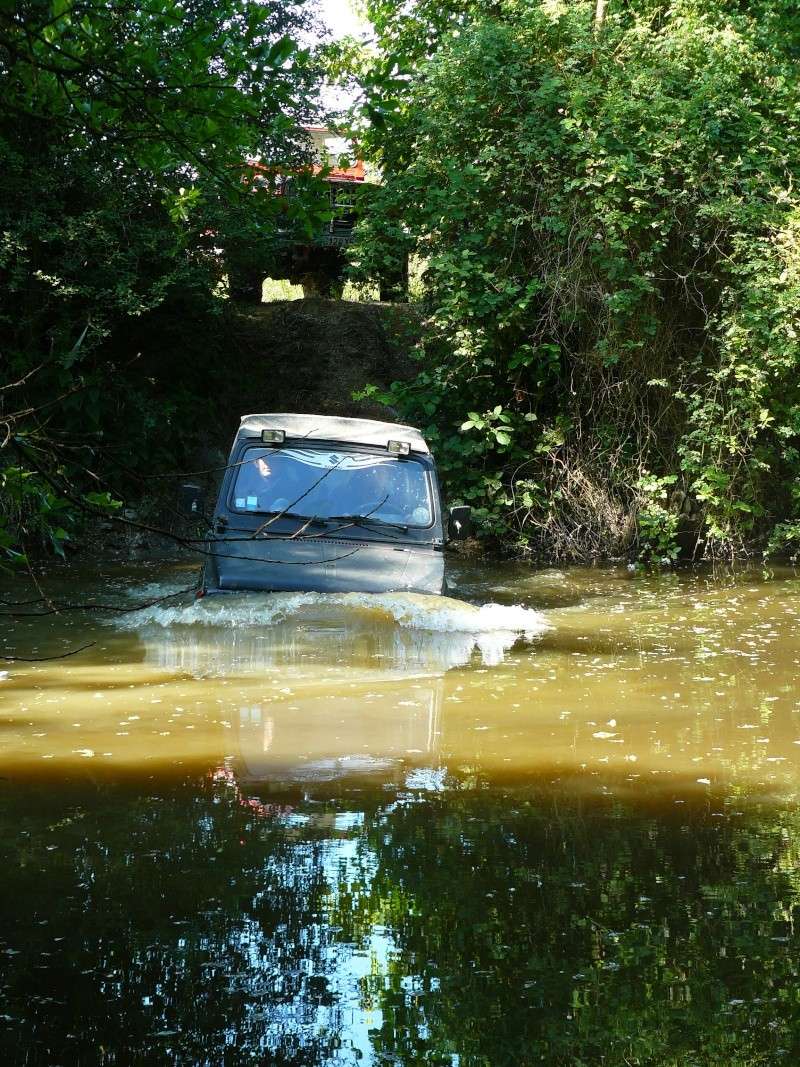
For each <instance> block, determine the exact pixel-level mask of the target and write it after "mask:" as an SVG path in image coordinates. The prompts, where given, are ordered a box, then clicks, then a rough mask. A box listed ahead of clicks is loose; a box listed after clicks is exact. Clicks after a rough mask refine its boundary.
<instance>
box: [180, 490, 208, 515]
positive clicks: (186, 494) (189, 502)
mask: <svg viewBox="0 0 800 1067" xmlns="http://www.w3.org/2000/svg"><path fill="white" fill-rule="evenodd" d="M205 498H206V494H205V492H204V490H203V489H202V488H201V487H200V486H199V485H182V486H181V487H180V488H179V489H178V511H179V512H180V514H181V515H183V516H184V517H185V518H187V519H193V518H196V517H197V516H200V515H202V514H203V506H204V504H205Z"/></svg>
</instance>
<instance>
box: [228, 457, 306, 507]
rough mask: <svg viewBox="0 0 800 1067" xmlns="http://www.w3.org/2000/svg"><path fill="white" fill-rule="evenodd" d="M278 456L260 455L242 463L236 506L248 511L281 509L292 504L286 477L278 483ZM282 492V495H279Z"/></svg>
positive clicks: (237, 486)
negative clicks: (276, 469)
mask: <svg viewBox="0 0 800 1067" xmlns="http://www.w3.org/2000/svg"><path fill="white" fill-rule="evenodd" d="M279 458H280V457H278V456H259V457H258V459H254V460H250V461H249V462H247V463H244V464H242V467H241V470H240V472H239V476H238V478H237V480H236V507H237V508H243V509H244V510H246V511H281V510H283V508H288V507H289V505H290V504H291V502H292V501H291V497H288V496H287V495H286V492H287V490H288V489H289V488H290V487H289V486H287V484H286V478H285V477H284V478H281V479H280V486H278V485H276V484H275V482H276V479H275V468H276V467H277V466H278V464H277V460H278V459H279ZM278 493H280V495H277V494H278Z"/></svg>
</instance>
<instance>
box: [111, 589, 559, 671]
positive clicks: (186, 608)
mask: <svg viewBox="0 0 800 1067" xmlns="http://www.w3.org/2000/svg"><path fill="white" fill-rule="evenodd" d="M110 622H111V623H112V624H113V625H115V626H117V627H118V628H121V629H125V630H134V631H136V632H137V633H138V634H139V636H140V637H141V638H142V640H143V641H144V643H145V646H146V649H147V657H148V659H149V660H150V661H152V662H157V663H158V664H159V666H162V667H167V668H168V669H178V670H188V671H190V672H191V673H192V674H195V675H196V676H208V675H214V674H228V673H242V672H244V673H252V672H254V671H263V670H264V669H266V668H268V667H270V666H278V665H284V666H285V665H289V664H293V663H300V662H309V661H313V660H315V659H316V660H321V661H323V662H326V663H338V664H341V663H342V662H343V661H346V660H347V659H348V658H349V656H350V655H352V654H353V653H354V652H355V651H356V649H357V648H358V647H360V645H362V644H363V643H364V635H365V634H366V635H369V640H370V642H371V656H372V658H373V659H374V660H375V661H376V663H375V666H376V668H377V667H378V666H380V668H381V669H383V670H389V671H391V670H393V669H394V670H397V669H400V670H416V671H419V670H421V671H423V672H429V671H434V672H437V671H446V670H449V669H450V668H451V667H455V666H460V665H462V664H464V663H467V662H468V661H469V659H470V657H471V656H472V653H473V651H475V650H476V649H477V651H478V652H479V653H480V656H481V659H482V661H483V663H484V664H485V665H486V666H495V665H497V664H499V663H501V662H502V661H503V658H504V656H505V654H506V652H507V651H508V650H509V649H510V648H512V647H513V645H515V644H516V643H517V642H518V641H519V640H520V638H525V639H528V640H531V639H533V638H534V637H537V636H538V635H539V634H541V633H543V632H544V631H545V630H547V629H549V628H550V626H549V624H548V623H547V621H546V620H545V619H544V617H543V616H542V615H541V614H540V613H539V612H537V611H533V610H531V609H529V608H523V607H520V606H510V607H509V606H505V605H501V604H484V605H482V606H475V605H473V604H467V603H465V602H463V601H459V600H453V599H451V598H450V597H438V596H428V595H425V594H418V593H378V594H371V593H341V594H339V593H247V594H241V593H231V594H226V595H223V596H218V597H208V598H205V599H202V600H197V601H192V602H191V603H178V604H175V603H172V604H155V605H151V606H149V607H145V608H143V609H142V610H141V611H138V612H135V613H133V614H131V615H126V616H123V617H122V618H115V619H113V620H110ZM362 651H363V650H362ZM356 654H357V653H356Z"/></svg>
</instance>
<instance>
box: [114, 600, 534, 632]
mask: <svg viewBox="0 0 800 1067" xmlns="http://www.w3.org/2000/svg"><path fill="white" fill-rule="evenodd" d="M320 612H322V613H323V614H324V615H325V616H326V617H329V618H330V617H331V616H332V615H333V614H337V613H342V612H344V613H345V614H347V613H348V612H354V613H355V614H356V615H358V614H371V615H376V616H378V617H383V618H384V619H385V620H386V621H389V620H393V621H394V622H395V623H396V624H397V625H398V626H401V627H403V628H405V629H411V630H429V631H434V632H440V633H465V634H475V635H479V634H493V633H496V634H500V633H504V634H525V635H527V636H536V635H538V634H541V633H543V632H544V631H545V630H548V629H550V624H549V623H548V622H547V621H546V619H545V618H544V616H543V615H542V614H541V613H540V612H538V611H534V610H533V609H531V608H524V607H521V606H520V605H505V604H482V605H480V606H476V605H473V604H467V603H466V602H464V601H461V600H454V599H452V598H450V597H445V596H429V595H426V594H422V593H263V594H259V593H248V594H235V593H232V594H223V595H220V596H213V597H205V598H203V599H201V600H195V601H193V602H192V603H190V604H173V605H165V604H154V605H152V606H151V607H145V608H142V610H141V611H137V612H134V613H132V614H129V615H125V616H122V617H121V618H114V619H112V620H110V621H112V622H113V624H114V625H116V626H118V627H120V628H122V629H126V630H140V629H142V628H144V627H149V626H154V625H155V626H162V627H173V626H221V627H225V628H229V627H233V628H248V627H253V626H259V627H263V626H269V625H270V624H272V623H277V622H283V621H285V620H286V619H288V618H291V617H293V616H300V617H302V616H303V615H306V616H310V617H314V616H317V615H318V614H319V613H320Z"/></svg>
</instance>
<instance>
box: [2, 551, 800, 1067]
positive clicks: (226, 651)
mask: <svg viewBox="0 0 800 1067" xmlns="http://www.w3.org/2000/svg"><path fill="white" fill-rule="evenodd" d="M450 579H451V583H452V585H453V590H452V596H451V597H450V598H433V597H423V596H413V595H404V594H391V595H388V594H387V595H386V596H377V597H374V596H373V597H371V596H361V595H352V594H351V595H346V596H320V595H315V594H271V595H231V596H224V597H216V598H207V599H206V600H203V601H199V602H195V601H194V600H193V599H192V598H191V595H190V594H178V595H176V596H175V597H174V599H170V600H165V601H159V602H157V603H149V602H150V601H153V600H156V599H157V598H160V597H163V596H165V595H166V594H168V593H171V592H173V591H175V590H179V589H181V588H182V587H185V586H189V585H190V584H191V583H192V581H193V580H194V572H193V570H192V569H191V568H187V567H176V566H175V565H174V564H172V565H164V566H157V565H143V564H142V565H138V566H128V567H121V566H118V567H112V566H108V567H100V568H99V569H98V570H97V571H95V573H92V574H75V573H69V574H64V575H63V576H52V577H51V578H50V580H49V581H48V584H47V587H46V588H47V592H48V595H50V596H52V597H53V598H54V599H55V601H56V602H57V603H64V602H71V603H73V604H75V603H86V602H89V601H93V602H98V601H100V602H103V603H113V604H116V605H119V606H124V607H126V608H136V607H138V606H139V605H141V604H148V605H149V606H145V607H142V608H140V609H139V610H136V611H126V612H124V613H118V614H117V613H105V614H102V615H98V614H96V613H86V612H83V611H67V612H63V613H61V614H58V615H46V616H39V617H35V616H28V615H27V614H24V613H28V612H36V611H37V610H38V609H39V605H36V604H32V605H21V604H20V605H17V606H16V607H15V608H14V609H13V610H15V611H16V612H17V613H19V614H18V616H17V617H15V618H13V619H12V618H9V617H6V618H5V619H4V620H3V629H2V631H1V635H0V652H5V653H6V654H8V655H17V656H29V657H35V656H53V655H60V654H63V653H64V652H68V651H70V650H72V649H74V648H77V647H79V646H81V645H83V644H86V643H89V642H93V643H92V644H91V647H89V648H87V649H86V650H85V651H83V652H81V653H79V654H78V655H75V656H71V657H69V658H66V659H59V660H48V661H44V662H31V663H25V662H20V661H7V662H6V663H5V664H0V860H2V870H3V876H2V879H0V907H1V909H2V910H1V911H0V917H1V918H2V924H1V925H0V1049H2V1050H3V1051H4V1052H5V1058H6V1060H7V1061H8V1062H11V1063H25V1064H28V1063H30V1064H34V1063H47V1064H60V1063H63V1064H73V1063H76V1064H83V1063H86V1064H94V1063H113V1064H127V1063H134V1062H135V1063H180V1064H184V1063H185V1064H206V1063H207V1064H227V1063H231V1064H239V1063H244V1062H259V1063H276V1064H320V1065H322V1064H417V1063H426V1064H427V1063H432V1064H453V1065H456V1064H457V1065H459V1067H463V1065H476V1067H477V1065H481V1067H483V1065H491V1067H494V1065H495V1064H526V1063H555V1064H561V1063H564V1064H567V1063H569V1064H572V1063H586V1064H594V1063H613V1064H617V1063H619V1064H624V1063H635V1064H645V1063H652V1064H672V1063H674V1064H676V1065H677V1064H694V1063H697V1064H738V1063H741V1064H754V1063H764V1064H767V1063H774V1062H782V1061H785V1062H788V1063H793V1062H798V1060H800V999H798V995H797V970H798V966H800V964H799V963H798V961H800V952H798V949H800V933H798V932H796V930H795V918H796V917H798V916H800V911H798V907H800V899H799V898H798V894H799V893H800V867H799V866H798V863H799V862H800V841H798V831H799V830H800V817H798V807H797V796H798V783H800V685H799V684H798V678H799V677H800V631H799V630H798V626H797V622H798V614H799V613H800V598H799V597H798V593H799V592H800V577H798V575H797V574H796V573H795V572H794V571H792V570H788V569H777V570H775V571H773V572H770V573H767V574H765V573H762V572H761V571H760V570H751V571H740V572H737V573H734V574H730V573H725V574H716V575H713V574H701V573H696V572H695V573H687V574H664V575H658V576H642V575H636V574H633V573H631V572H629V571H628V570H627V569H625V568H621V569H603V570H590V569H577V568H574V569H567V570H552V569H550V570H541V571H534V570H531V569H529V568H525V567H521V566H514V565H508V566H492V567H488V566H484V565H480V564H476V565H471V566H464V565H461V566H457V567H455V568H453V570H452V573H451V575H450ZM35 595H36V594H35V593H34V592H32V591H31V589H30V588H29V587H25V586H23V585H21V584H20V585H17V586H14V588H12V589H10V590H8V593H7V595H4V598H3V599H4V600H18V601H22V600H25V599H28V598H30V597H32V596H35ZM2 610H6V611H8V610H10V609H9V608H7V607H6V608H5V609H2Z"/></svg>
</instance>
